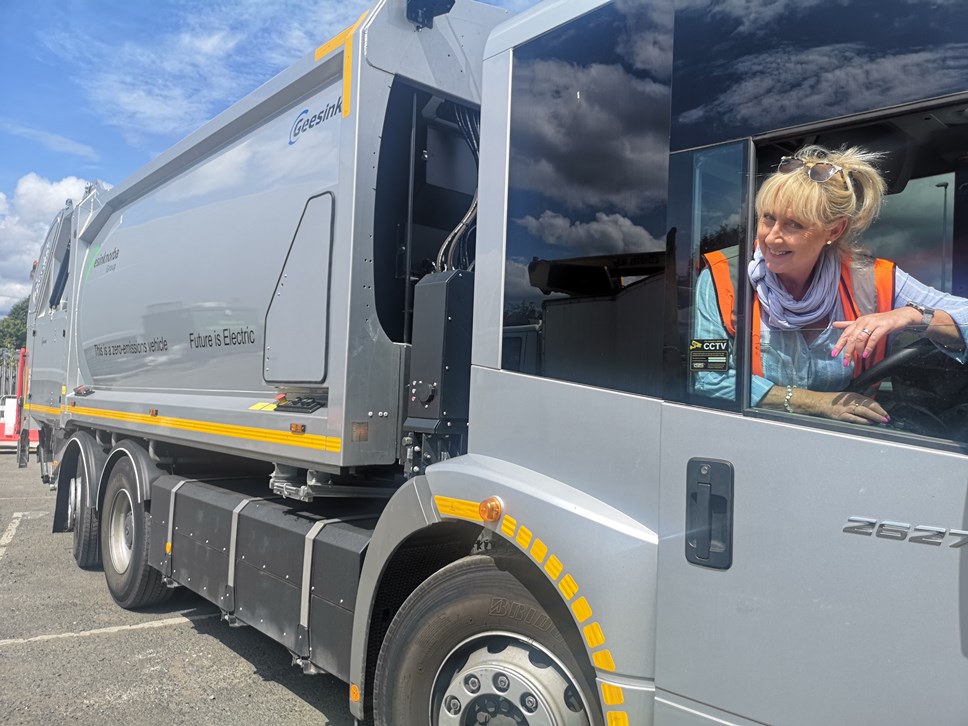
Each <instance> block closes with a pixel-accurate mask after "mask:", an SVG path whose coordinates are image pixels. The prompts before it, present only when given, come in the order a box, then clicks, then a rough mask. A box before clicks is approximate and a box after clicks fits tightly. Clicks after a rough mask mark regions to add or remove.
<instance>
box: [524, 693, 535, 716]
mask: <svg viewBox="0 0 968 726" xmlns="http://www.w3.org/2000/svg"><path fill="white" fill-rule="evenodd" d="M521 705H522V706H524V710H525V711H527V712H528V713H534V712H535V711H537V710H538V699H537V698H535V697H534V696H533V695H531V694H530V693H525V694H524V695H523V696H521Z"/></svg>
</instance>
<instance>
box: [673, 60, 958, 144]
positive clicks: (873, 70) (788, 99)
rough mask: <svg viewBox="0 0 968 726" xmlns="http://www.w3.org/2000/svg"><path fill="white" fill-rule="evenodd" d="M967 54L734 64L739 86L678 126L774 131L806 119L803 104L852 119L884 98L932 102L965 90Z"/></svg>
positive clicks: (728, 87)
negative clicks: (722, 125) (719, 122)
mask: <svg viewBox="0 0 968 726" xmlns="http://www.w3.org/2000/svg"><path fill="white" fill-rule="evenodd" d="M966 51H968V45H966V44H961V45H948V46H944V47H942V48H939V49H936V50H935V49H932V50H924V51H919V52H912V53H906V54H903V55H890V56H887V57H885V56H883V55H878V54H877V53H876V52H875V51H870V50H868V49H866V48H863V47H861V46H858V45H849V44H842V45H829V46H824V47H820V48H811V49H809V50H797V49H793V48H790V47H782V48H778V49H775V50H770V51H768V52H766V53H759V54H755V55H752V56H749V57H747V58H744V59H743V60H741V61H739V62H737V63H734V64H733V65H732V66H731V67H730V69H729V70H728V71H727V77H728V78H729V79H735V82H734V83H732V84H731V85H725V83H724V85H723V93H721V94H720V95H719V96H717V97H716V98H714V99H712V100H711V101H709V102H708V103H706V104H704V105H703V106H700V107H698V108H694V109H691V110H690V111H687V112H685V113H683V114H682V115H681V117H680V118H681V120H682V121H683V122H685V123H705V122H715V121H716V120H718V119H724V120H725V121H727V122H728V123H729V124H731V125H747V124H755V125H756V126H757V127H758V128H766V127H769V128H777V127H780V126H783V125H784V124H785V123H792V122H794V121H796V120H798V119H799V118H800V117H801V116H802V105H803V103H804V99H810V104H811V105H812V106H813V107H816V108H833V109H838V113H839V114H848V113H851V112H854V111H859V110H864V109H869V108H877V107H879V106H880V105H881V104H882V103H883V100H884V99H885V98H928V97H930V96H932V95H940V94H942V93H945V92H946V91H947V90H948V89H950V88H953V87H955V86H956V85H958V83H960V82H961V79H963V78H964V76H965V74H966V73H968V60H966V58H968V55H966ZM764 69H769V71H768V72H767V71H764Z"/></svg>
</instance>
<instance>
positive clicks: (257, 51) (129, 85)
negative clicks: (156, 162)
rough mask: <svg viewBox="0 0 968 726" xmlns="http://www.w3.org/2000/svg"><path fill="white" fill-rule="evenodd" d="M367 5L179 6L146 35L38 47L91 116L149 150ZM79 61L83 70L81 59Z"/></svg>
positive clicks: (356, 0)
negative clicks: (79, 92)
mask: <svg viewBox="0 0 968 726" xmlns="http://www.w3.org/2000/svg"><path fill="white" fill-rule="evenodd" d="M369 5H370V3H369V2H368V0H345V1H343V2H339V3H305V2H297V1H296V0H280V1H278V2H272V3H266V2H261V1H259V0H238V1H237V2H231V3H229V2H210V3H204V4H199V3H184V4H175V5H173V6H172V7H171V8H169V10H168V11H166V12H167V13H168V16H167V17H165V18H164V19H160V20H159V22H158V27H157V32H155V33H153V34H151V35H150V36H139V37H134V36H133V34H132V35H129V36H128V40H125V41H124V42H121V43H119V42H118V41H117V34H118V33H117V31H116V30H115V31H114V32H112V33H111V34H108V33H107V32H106V30H105V29H104V28H103V27H101V26H88V27H85V26H83V25H82V24H81V23H80V20H81V19H80V18H78V23H77V24H72V26H71V30H70V32H69V33H68V32H59V33H58V32H47V33H45V34H44V35H43V37H42V38H40V40H41V42H42V43H43V44H44V45H45V46H46V48H47V49H48V50H49V51H50V52H51V53H53V54H55V56H57V57H59V58H61V59H62V60H63V61H64V63H65V67H66V68H68V70H69V72H71V73H72V74H73V76H74V81H75V82H76V83H77V84H78V85H79V86H80V87H81V88H82V89H83V90H84V92H85V93H86V95H87V97H88V100H89V101H90V106H91V110H92V111H94V112H95V113H96V114H98V116H99V117H100V118H101V119H102V121H104V122H105V123H108V124H110V125H113V126H115V127H116V128H118V129H120V130H121V132H122V134H124V136H125V138H126V140H128V142H129V143H132V144H134V145H136V146H145V145H146V144H148V143H149V141H150V138H151V137H153V136H170V135H178V136H181V135H184V134H187V133H189V132H191V131H192V130H194V129H195V128H197V127H198V126H200V125H201V124H203V123H204V122H205V121H207V120H209V119H210V118H212V117H214V116H216V115H217V114H218V113H220V112H221V111H223V110H224V109H225V108H227V107H228V106H229V105H231V104H232V103H234V102H235V101H237V100H239V99H240V98H242V97H243V96H245V95H246V94H247V93H249V92H250V91H252V90H253V89H254V88H256V87H257V86H258V85H260V84H262V83H263V82H265V81H266V80H268V79H269V78H271V77H272V76H273V75H275V74H276V73H278V72H280V71H282V70H283V69H285V68H286V67H287V66H289V65H291V64H292V63H294V62H295V61H296V60H298V59H299V58H301V57H302V56H304V55H306V54H307V53H310V52H312V51H313V50H314V49H315V48H316V47H317V46H319V45H321V44H322V43H324V42H325V41H326V40H328V39H329V38H330V37H332V36H333V35H335V34H336V33H338V32H339V31H341V30H342V29H343V28H345V27H347V26H348V25H351V24H352V23H353V22H355V21H356V19H357V18H358V17H359V16H360V15H361V14H362V13H363V11H364V10H366V9H367V8H368V7H369ZM79 58H83V59H84V62H83V64H79V63H78V62H77V59H79Z"/></svg>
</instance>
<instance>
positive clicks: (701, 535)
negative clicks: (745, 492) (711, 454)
mask: <svg viewBox="0 0 968 726" xmlns="http://www.w3.org/2000/svg"><path fill="white" fill-rule="evenodd" d="M685 539H686V560H688V561H689V562H691V563H693V564H694V565H700V566H702V567H710V568H713V569H716V570H728V569H729V568H730V567H731V566H732V564H733V465H732V464H730V463H729V462H728V461H721V460H719V459H690V460H689V462H688V464H687V465H686V537H685Z"/></svg>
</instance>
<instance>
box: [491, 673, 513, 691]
mask: <svg viewBox="0 0 968 726" xmlns="http://www.w3.org/2000/svg"><path fill="white" fill-rule="evenodd" d="M494 687H495V688H496V689H497V690H499V691H506V690H507V689H509V688H510V687H511V681H509V680H508V677H507V676H506V675H504V674H503V673H498V674H497V675H496V676H494Z"/></svg>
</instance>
